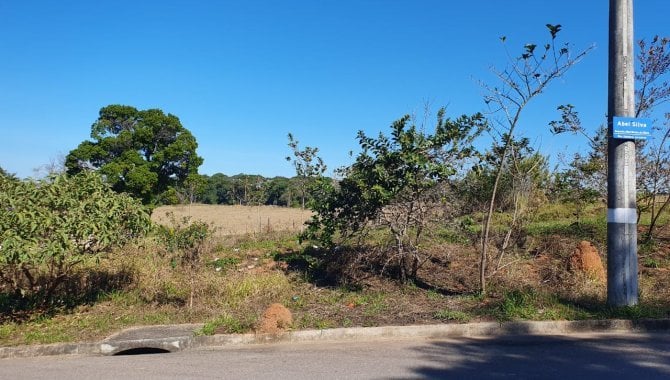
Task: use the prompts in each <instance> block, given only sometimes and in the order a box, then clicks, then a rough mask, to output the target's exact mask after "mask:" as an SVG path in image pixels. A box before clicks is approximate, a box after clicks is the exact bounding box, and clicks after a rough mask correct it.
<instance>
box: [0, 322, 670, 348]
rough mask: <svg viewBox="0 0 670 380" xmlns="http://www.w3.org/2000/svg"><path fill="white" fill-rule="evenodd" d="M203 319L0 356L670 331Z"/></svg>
mask: <svg viewBox="0 0 670 380" xmlns="http://www.w3.org/2000/svg"><path fill="white" fill-rule="evenodd" d="M200 328H202V324H190V325H160V326H144V327H134V328H130V329H126V330H123V331H121V332H120V333H117V334H114V335H112V336H110V337H108V338H106V339H104V340H102V341H100V342H97V343H63V344H49V345H34V346H19V347H0V358H18V357H36V356H49V355H89V356H90V355H116V354H119V353H123V352H124V351H128V350H137V349H140V350H141V349H147V350H152V351H153V352H177V351H182V350H188V349H196V348H206V347H223V346H239V345H249V344H263V343H279V342H317V341H322V342H326V341H333V342H342V341H352V340H374V339H392V338H395V339H401V338H423V339H439V338H463V337H472V338H475V337H500V336H518V335H535V336H537V335H569V334H577V333H615V332H616V333H625V332H630V333H636V332H670V319H654V320H636V321H630V320H585V321H541V322H535V321H523V322H505V323H498V322H481V323H468V324H441V325H419V326H383V327H352V328H337V329H325V330H301V331H288V332H284V333H279V334H222V335H212V336H196V335H195V331H197V330H199V329H200Z"/></svg>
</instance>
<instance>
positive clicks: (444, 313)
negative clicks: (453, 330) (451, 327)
mask: <svg viewBox="0 0 670 380" xmlns="http://www.w3.org/2000/svg"><path fill="white" fill-rule="evenodd" d="M433 316H434V317H435V318H437V319H441V320H445V321H456V322H460V323H465V322H468V321H470V319H471V318H472V317H471V316H470V314H468V313H464V312H462V311H457V310H448V309H444V310H440V311H437V312H435V314H433Z"/></svg>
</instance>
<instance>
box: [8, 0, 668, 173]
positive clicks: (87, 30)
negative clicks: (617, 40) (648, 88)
mask: <svg viewBox="0 0 670 380" xmlns="http://www.w3.org/2000/svg"><path fill="white" fill-rule="evenodd" d="M608 3H609V2H608V1H606V0H563V1H545V0H507V1H502V0H500V1H498V0H469V1H449V0H441V1H439V0H358V1H354V0H312V1H307V0H304V1H298V0H285V1H269V0H267V1H251V0H245V1H243V0H238V1H225V0H221V1H203V0H200V1H198V0H191V1H174V0H163V1H141V0H132V1H128V0H115V1H107V0H101V1H74V0H62V1H32V0H24V1H18V0H0V51H1V52H2V59H0V136H1V138H0V166H1V167H3V168H4V169H6V170H7V171H9V172H13V173H16V174H18V175H19V176H21V177H28V176H32V175H34V172H33V169H35V168H37V167H39V166H41V165H44V164H47V163H49V162H50V161H52V160H55V159H58V157H59V156H63V155H66V154H67V153H68V152H69V151H70V150H71V149H73V148H75V147H76V146H77V145H78V144H79V143H80V142H81V141H83V140H85V139H88V138H89V134H90V126H91V124H92V123H93V122H94V121H95V119H96V118H97V115H98V111H99V109H100V108H101V107H104V106H106V105H109V104H126V105H132V106H134V107H137V108H140V109H148V108H160V109H162V110H163V111H165V112H166V113H167V112H169V113H172V114H174V115H177V116H178V117H179V118H180V120H181V121H182V124H183V125H184V126H185V127H186V128H188V129H189V130H190V131H191V132H192V133H193V134H194V135H195V137H196V139H197V140H198V143H199V148H198V152H199V154H200V155H201V156H203V157H204V159H205V163H204V164H203V166H202V167H201V169H200V172H201V173H204V174H214V173H217V172H222V173H224V174H228V175H233V174H237V173H241V172H244V173H250V174H262V175H265V176H274V175H284V176H291V175H293V172H292V168H291V166H290V165H289V163H287V162H286V161H285V160H284V157H285V156H286V155H288V154H289V150H288V147H287V138H286V135H287V133H288V132H292V133H293V134H294V135H295V136H296V138H297V139H298V140H299V141H300V142H301V145H303V146H304V145H309V146H317V147H319V148H320V151H321V155H322V157H323V158H324V160H325V161H326V163H327V164H328V165H329V168H331V169H334V168H336V167H338V166H341V165H344V164H348V163H350V162H351V160H350V158H349V156H348V152H349V151H350V150H355V149H356V147H357V144H356V140H355V136H356V132H357V131H358V130H364V131H365V132H366V133H369V134H375V133H376V132H378V131H381V130H384V131H386V130H387V128H388V126H389V125H390V124H391V123H392V122H393V121H394V120H396V119H398V118H399V117H401V116H402V115H404V114H417V115H419V116H421V115H423V113H424V111H423V110H424V106H425V104H429V105H430V106H431V107H432V109H433V111H436V110H437V109H438V108H439V107H441V106H447V113H448V115H450V116H453V117H456V116H458V115H460V114H463V113H468V114H471V113H474V112H478V111H484V110H485V108H484V103H483V101H482V89H481V87H479V85H478V84H477V81H478V80H484V81H490V80H491V75H490V71H489V67H490V66H492V65H494V66H497V67H502V66H504V64H505V51H504V50H503V48H502V45H501V43H500V40H499V37H500V36H502V35H505V36H507V45H508V47H509V48H510V50H511V51H512V52H513V53H516V50H515V49H516V48H517V47H518V48H519V49H520V48H521V46H523V44H525V43H528V42H539V43H544V42H545V41H546V36H548V33H547V30H546V27H545V26H544V25H545V24H547V23H552V24H562V25H563V31H562V32H561V34H560V36H559V37H560V40H561V41H565V42H570V43H571V44H572V45H573V48H575V49H582V48H586V47H588V46H590V45H592V44H595V46H596V47H595V49H594V50H593V51H592V52H591V53H590V54H589V55H588V56H587V57H586V58H585V59H584V61H583V62H581V63H580V64H579V65H577V66H575V67H574V68H573V69H572V71H570V72H569V73H568V74H567V75H566V76H565V77H563V78H562V79H561V80H559V81H556V82H554V83H553V84H552V86H550V88H549V89H548V90H547V91H546V93H545V94H544V95H543V96H542V97H541V98H538V99H537V101H535V102H534V103H531V105H530V107H529V108H528V109H527V111H526V112H525V113H524V115H523V118H522V120H521V124H520V125H519V128H520V129H519V131H518V132H519V134H521V135H524V136H527V137H529V138H531V141H532V142H533V144H534V146H535V147H537V148H538V149H539V150H540V151H541V152H543V153H545V154H547V155H551V156H552V159H553V160H554V162H556V155H557V154H558V153H559V152H567V153H572V152H574V151H576V150H579V149H584V148H583V147H584V145H585V144H584V142H585V141H584V139H583V138H579V137H575V136H558V137H556V136H552V135H551V134H550V133H549V132H548V127H547V123H548V122H549V121H550V120H554V119H557V118H558V114H557V112H556V111H555V108H556V106H557V105H559V104H564V103H571V104H574V105H575V106H576V107H577V109H578V110H579V112H580V114H581V116H582V119H583V121H584V124H585V125H588V126H589V127H590V128H591V129H595V128H596V127H597V126H598V125H600V124H601V123H602V122H603V121H604V116H605V113H606V107H607V18H608ZM635 3H636V4H635V38H636V40H637V39H639V38H646V39H650V38H651V37H653V35H655V34H660V35H665V36H668V35H670V30H668V27H667V15H668V14H670V1H667V0H636V2H635ZM491 83H492V82H491ZM433 114H434V112H433Z"/></svg>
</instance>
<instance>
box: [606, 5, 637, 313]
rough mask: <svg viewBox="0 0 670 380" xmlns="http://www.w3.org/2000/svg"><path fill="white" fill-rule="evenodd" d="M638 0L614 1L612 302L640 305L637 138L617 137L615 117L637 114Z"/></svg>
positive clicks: (610, 183) (609, 226) (609, 146)
mask: <svg viewBox="0 0 670 380" xmlns="http://www.w3.org/2000/svg"><path fill="white" fill-rule="evenodd" d="M633 66H634V55H633V0H610V19H609V80H608V91H609V100H608V102H607V122H608V139H607V153H608V162H607V304H608V305H611V306H617V307H618V306H632V305H637V302H638V298H637V292H638V280H637V207H636V187H635V142H634V140H627V139H615V138H613V123H612V120H613V117H614V116H621V117H634V116H635V70H634V67H633Z"/></svg>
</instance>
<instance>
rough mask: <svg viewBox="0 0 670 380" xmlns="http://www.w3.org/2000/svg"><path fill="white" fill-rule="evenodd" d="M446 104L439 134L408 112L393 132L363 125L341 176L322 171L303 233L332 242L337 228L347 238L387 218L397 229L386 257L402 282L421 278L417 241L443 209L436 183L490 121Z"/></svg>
mask: <svg viewBox="0 0 670 380" xmlns="http://www.w3.org/2000/svg"><path fill="white" fill-rule="evenodd" d="M444 112H445V111H444V109H442V110H440V111H439V112H438V118H437V125H436V127H435V132H434V134H426V133H424V132H422V131H421V130H419V129H418V128H417V126H416V125H414V124H412V123H411V118H410V117H409V116H405V117H403V118H401V119H400V120H398V121H396V122H395V123H393V125H392V126H391V136H386V135H384V134H382V133H380V134H379V136H378V137H376V138H374V137H369V136H367V135H366V134H365V133H364V132H362V131H360V132H359V133H358V142H359V144H360V146H361V148H362V152H361V153H360V154H359V155H358V156H357V157H356V162H355V163H354V164H353V165H352V166H350V167H349V168H346V169H344V170H342V171H341V174H342V176H343V179H342V180H341V181H340V183H339V184H337V186H336V185H334V184H333V182H332V181H330V180H327V179H325V178H322V179H321V180H320V181H319V183H320V185H321V186H317V187H315V188H314V193H313V194H312V195H313V199H314V200H313V202H311V203H310V208H311V209H312V210H313V211H314V216H313V217H312V219H311V220H310V222H309V223H308V229H307V230H306V233H305V235H304V236H305V237H309V238H318V239H320V241H321V242H322V243H324V244H328V245H333V243H334V240H333V239H334V237H335V233H339V234H340V237H341V238H342V239H347V238H349V237H351V236H354V235H356V234H359V233H361V232H365V230H366V229H367V228H368V227H372V226H375V225H381V226H384V227H386V228H388V230H389V231H390V233H391V236H392V239H391V240H392V241H391V244H390V249H389V251H388V255H387V256H386V259H385V261H386V262H393V263H395V264H396V265H397V267H398V274H399V277H400V280H401V281H402V282H405V281H407V280H410V279H414V278H416V274H417V270H418V268H419V267H420V266H421V264H422V263H423V262H425V260H427V259H428V258H429V255H428V254H427V253H426V252H422V250H421V249H420V246H421V242H422V241H423V238H424V236H425V233H426V231H427V227H428V226H429V225H431V223H430V222H432V221H434V220H435V219H433V217H434V216H438V217H439V216H443V215H442V214H440V212H439V211H438V210H440V209H442V208H441V207H440V206H443V205H444V197H443V193H441V192H440V191H439V189H440V188H439V185H440V184H443V183H445V182H446V181H447V180H448V179H449V178H450V177H451V176H453V175H454V174H455V173H456V171H457V164H458V163H459V162H462V161H463V160H464V159H465V158H466V157H469V156H471V155H472V154H473V153H474V152H475V150H474V148H473V146H472V142H473V141H474V139H475V138H476V137H477V136H478V135H479V133H480V132H481V131H482V129H483V128H484V126H485V123H484V121H483V116H482V115H479V114H477V115H474V116H462V117H460V118H458V119H457V120H450V119H445V118H444Z"/></svg>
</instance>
